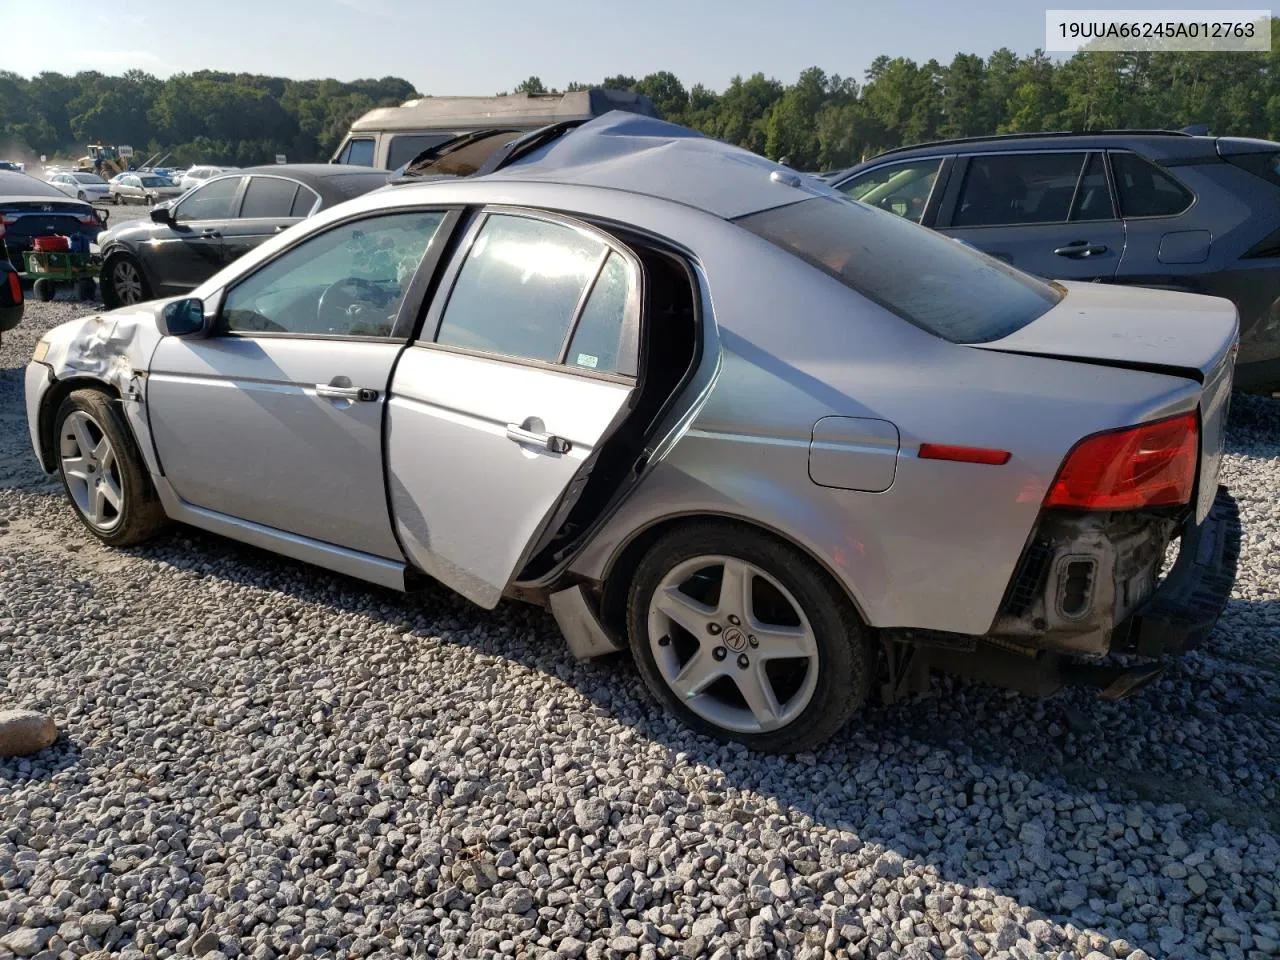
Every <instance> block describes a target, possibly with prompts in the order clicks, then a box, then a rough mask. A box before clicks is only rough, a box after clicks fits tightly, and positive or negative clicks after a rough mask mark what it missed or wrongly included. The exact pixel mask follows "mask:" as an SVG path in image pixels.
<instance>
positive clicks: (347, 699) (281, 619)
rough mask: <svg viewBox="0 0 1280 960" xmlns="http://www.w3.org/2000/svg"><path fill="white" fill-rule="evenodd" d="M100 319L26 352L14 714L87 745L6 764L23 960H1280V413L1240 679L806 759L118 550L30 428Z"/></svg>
mask: <svg viewBox="0 0 1280 960" xmlns="http://www.w3.org/2000/svg"><path fill="white" fill-rule="evenodd" d="M130 212H133V211H130ZM116 216H117V214H116V212H115V211H113V222H114V221H115V219H116ZM85 310H86V305H79V304H72V303H68V302H61V301H55V302H54V303H51V304H39V303H35V302H31V303H29V304H28V313H27V318H26V319H25V320H24V322H23V324H22V325H21V326H20V327H19V328H18V329H17V330H15V331H14V332H13V333H12V334H7V335H6V336H5V340H4V344H3V348H0V359H2V360H3V362H2V363H0V367H2V368H3V369H2V370H0V398H2V399H3V407H0V452H2V455H0V651H2V652H3V656H4V659H5V661H6V663H7V670H6V673H5V677H4V678H3V679H0V703H4V704H18V705H22V706H27V707H33V708H36V709H40V710H45V711H48V712H49V713H50V714H51V715H53V716H54V717H55V718H56V719H57V721H58V722H59V724H60V725H61V726H62V729H63V731H64V735H63V736H62V738H61V739H60V740H59V742H58V743H57V744H56V746H55V747H54V748H53V749H51V750H49V751H46V752H44V753H42V754H41V755H39V757H38V758H37V759H36V760H10V761H4V762H2V763H0V889H3V890H5V897H4V898H0V958H5V960H7V958H8V957H10V956H11V955H15V954H16V955H18V956H29V955H36V956H40V957H55V956H69V955H83V954H86V953H89V952H91V951H94V950H105V951H106V953H104V954H101V956H107V955H110V956H118V957H125V958H130V957H134V958H136V957H142V956H157V957H164V956H171V955H179V956H185V955H196V956H209V957H217V956H219V955H221V956H225V957H236V956H246V957H261V958H266V957H274V956H289V957H297V956H366V955H387V956H391V955H401V956H410V955H413V956H423V955H426V956H454V955H457V956H475V955H479V953H480V951H481V950H482V949H484V948H489V949H493V950H496V951H499V952H500V953H502V954H505V955H515V956H537V955H540V954H541V953H543V952H545V951H558V952H559V953H560V954H561V955H565V956H571V957H572V956H589V957H629V956H632V955H638V956H640V957H644V958H652V957H657V956H663V957H666V956H680V955H683V956H687V957H703V956H707V957H715V958H717V960H723V958H727V957H730V956H743V957H753V958H754V957H764V956H767V955H773V956H777V957H821V956H823V955H824V953H828V954H832V955H836V954H838V955H841V956H853V957H876V956H882V955H884V954H885V953H886V952H887V951H891V952H893V953H897V954H903V955H906V956H914V957H923V956H942V955H943V953H944V951H945V954H946V955H947V956H953V957H961V956H967V957H972V956H977V955H982V956H985V957H987V958H993V957H1012V956H1016V957H1031V956H1041V955H1046V956H1057V955H1060V954H1066V955H1077V956H1086V955H1092V956H1095V957H1096V956H1097V955H1099V954H1100V955H1101V956H1104V957H1123V956H1131V957H1138V958H1140V957H1142V955H1143V954H1142V952H1140V951H1145V952H1146V954H1148V955H1150V956H1159V957H1201V956H1208V957H1242V956H1243V957H1249V958H1262V957H1269V956H1274V955H1275V953H1276V950H1277V941H1278V940H1280V936H1278V935H1277V927H1278V926H1280V912H1278V903H1280V889H1277V887H1278V884H1277V876H1280V842H1278V840H1277V837H1278V836H1280V751H1277V750H1276V743H1277V742H1278V741H1280V679H1278V677H1277V669H1278V668H1280V655H1278V654H1277V649H1278V648H1277V641H1280V502H1277V497H1276V491H1277V489H1280V402H1276V401H1267V400H1254V399H1245V398H1237V399H1236V401H1235V408H1234V412H1233V423H1232V428H1231V432H1230V436H1229V446H1228V453H1229V456H1228V457H1227V463H1226V468H1225V482H1227V483H1229V484H1230V486H1231V489H1232V491H1233V493H1234V495H1235V497H1236V498H1237V500H1238V501H1239V503H1240V507H1241V514H1242V518H1243V522H1244V546H1243V555H1242V558H1241V566H1240V576H1239V582H1238V584H1237V588H1236V592H1235V595H1234V599H1233V601H1232V603H1231V605H1230V607H1229V609H1228V611H1227V613H1226V615H1225V616H1224V617H1223V619H1222V621H1221V623H1220V625H1219V627H1218V629H1217V631H1216V633H1215V634H1214V636H1213V639H1212V642H1211V643H1210V645H1209V646H1208V648H1207V649H1205V650H1203V651H1201V652H1198V653H1196V654H1194V655H1192V656H1189V657H1188V658H1186V659H1185V660H1184V661H1182V662H1181V663H1180V664H1178V665H1176V666H1174V667H1173V668H1172V669H1171V670H1170V671H1169V672H1168V673H1167V674H1166V676H1165V677H1164V678H1163V679H1162V680H1160V681H1159V682H1158V683H1156V684H1153V685H1152V686H1150V687H1148V688H1146V689H1145V690H1144V691H1143V692H1141V693H1140V694H1138V695H1136V696H1135V697H1134V698H1132V699H1130V700H1128V701H1125V702H1121V703H1118V704H1108V703H1103V702H1100V701H1097V700H1095V699H1093V698H1092V697H1091V696H1090V695H1088V694H1086V693H1083V692H1079V693H1070V694H1066V695H1063V696H1060V697H1058V698H1055V699H1053V700H1050V701H1034V700H1030V699H1026V698H1023V697H1020V696H1017V695H1014V694H1007V693H1004V692H999V691H995V690H992V689H989V688H986V687H981V686H966V685H962V684H959V683H954V682H951V681H942V680H935V682H934V685H933V688H932V691H931V692H930V693H929V694H928V695H927V696H924V697H919V698H915V699H911V700H908V701H906V702H904V703H901V704H898V705H896V706H894V707H892V708H888V709H886V708H875V709H872V710H869V711H868V712H866V713H864V714H863V715H860V716H858V717H857V718H856V719H855V721H854V723H853V724H852V725H851V726H850V727H849V728H848V729H847V730H846V731H845V732H844V733H843V734H841V735H840V736H839V737H838V738H837V739H836V740H835V741H834V743H833V744H831V745H830V746H828V747H826V748H824V749H823V750H822V751H821V752H820V753H819V754H817V755H810V756H800V757H796V758H793V759H779V758H771V757H764V756H754V755H749V754H747V753H746V752H744V751H741V750H738V749H734V748H726V747H721V746H719V745H717V744H715V743H713V742H712V741H709V740H707V739H704V738H701V737H699V736H697V735H694V734H692V733H690V732H689V731H688V730H687V729H686V728H684V727H682V726H681V725H680V724H679V723H678V722H677V721H675V720H674V719H672V718H671V717H670V716H668V715H667V714H665V713H664V712H663V711H662V710H661V709H659V708H658V707H657V706H656V705H655V704H654V703H653V702H652V701H651V700H650V698H649V697H648V696H647V695H646V693H645V692H644V690H643V688H642V686H641V683H640V681H639V679H638V678H637V676H636V675H635V672H634V668H633V667H632V666H631V664H630V663H629V662H628V661H627V660H626V659H625V658H618V659H617V660H616V661H613V662H603V663H595V664H592V665H588V666H583V665H579V664H577V663H575V662H574V661H573V660H572V658H571V657H570V655H569V654H568V652H567V650H566V649H565V647H564V644H563V642H562V641H561V640H560V639H559V637H558V633H557V631H556V629H555V627H554V624H553V623H552V622H551V620H550V619H549V618H548V617H546V616H544V615H543V614H542V613H541V612H540V611H537V610H534V609H532V608H525V607H521V606H516V605H512V604H507V605H504V606H502V607H500V608H499V610H498V611H497V612H495V613H492V614H490V613H485V612H483V611H480V610H478V609H477V608H473V607H471V606H469V605H468V604H467V603H465V602H464V601H462V600H461V599H459V598H457V597H455V596H453V595H452V594H450V593H448V592H447V591H444V590H442V589H428V590H427V591H426V592H425V593H421V594H416V595H412V596H407V597H406V596H401V595H398V594H393V593H391V592H385V591H381V590H379V589H377V588H373V587H368V586H365V585H363V584H361V583H358V582H355V581H351V580H346V579H343V578H340V577H337V576H333V575H329V574H327V573H325V572H323V571H320V570H317V569H314V568H309V567H304V566H302V565H299V564H294V563H292V562H290V561H286V560H283V559H281V558H279V557H273V556H270V555H267V554H265V553H260V552H257V551H254V550H252V549H249V548H247V547H241V546H238V545H236V544H233V543H231V542H228V541H224V540H220V539H217V538H215V537H212V536H207V535H204V534H201V533H197V532H195V531H192V530H179V531H177V532H175V533H173V534H172V535H171V536H169V537H168V538H166V539H164V540H162V541H161V542H160V543H159V544H158V545H156V546H154V547H151V548H148V549H143V550H135V551H112V550H109V549H106V548H104V547H103V546H101V545H99V544H98V543H97V541H95V540H94V539H93V538H92V537H90V536H89V535H88V534H87V533H86V532H85V531H84V530H83V529H82V528H81V527H80V526H79V525H78V524H77V522H76V521H75V519H74V518H73V516H72V513H71V511H70V510H68V509H67V508H66V507H65V505H64V503H63V502H62V492H61V489H60V487H59V485H58V483H57V482H56V481H53V480H51V479H50V478H47V477H45V476H44V475H43V474H41V473H40V472H39V470H38V468H37V466H36V464H35V461H34V459H33V457H32V455H31V453H30V450H29V441H28V439H27V431H26V420H25V416H24V413H23V409H22V383H21V378H22V367H23V365H24V364H25V362H26V360H27V358H28V357H29V355H30V353H31V350H32V348H33V347H34V344H35V342H36V339H37V338H38V337H39V335H40V334H41V333H42V332H43V330H44V329H46V328H47V327H49V326H51V325H52V324H54V323H57V322H60V321H62V320H65V319H69V318H71V317H73V316H77V315H80V314H82V313H84V312H85ZM68 948H69V949H70V950H71V953H70V954H67V953H65V952H64V951H65V950H67V949H68ZM214 951H217V952H216V953H215V952H214Z"/></svg>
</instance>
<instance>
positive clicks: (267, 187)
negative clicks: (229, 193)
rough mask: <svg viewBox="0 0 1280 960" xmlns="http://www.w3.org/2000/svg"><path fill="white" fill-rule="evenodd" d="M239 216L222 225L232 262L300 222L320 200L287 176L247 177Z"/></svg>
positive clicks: (225, 250) (226, 252)
mask: <svg viewBox="0 0 1280 960" xmlns="http://www.w3.org/2000/svg"><path fill="white" fill-rule="evenodd" d="M246 179H247V181H248V182H247V183H246V184H245V187H244V199H243V200H242V201H241V204H240V212H239V216H237V217H236V219H234V220H232V221H230V222H228V223H226V224H225V225H224V226H223V227H222V231H221V232H222V250H223V260H224V262H225V263H230V262H231V261H232V260H235V259H237V258H238V257H242V256H244V255H245V254H246V253H248V252H249V251H250V250H252V249H253V248H254V247H256V246H258V244H260V243H262V242H263V241H264V240H267V239H268V238H270V237H274V236H275V235H276V234H277V233H283V232H284V231H285V230H287V229H289V227H291V226H293V225H294V224H295V223H298V222H300V221H301V220H302V219H303V218H304V217H305V216H306V215H307V213H309V212H310V211H311V209H312V208H313V207H314V206H315V205H316V204H317V203H319V202H320V195H319V194H317V193H316V192H315V191H314V190H312V189H311V188H310V187H308V186H306V185H304V184H302V183H299V182H298V181H297V180H291V179H289V178H288V177H277V176H272V175H262V174H255V175H254V176H251V177H247V178H246Z"/></svg>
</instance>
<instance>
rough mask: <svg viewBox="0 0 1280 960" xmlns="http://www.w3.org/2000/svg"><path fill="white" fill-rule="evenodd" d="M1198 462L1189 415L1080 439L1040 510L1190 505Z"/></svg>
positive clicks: (1196, 429) (1196, 433)
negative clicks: (1049, 508)
mask: <svg viewBox="0 0 1280 960" xmlns="http://www.w3.org/2000/svg"><path fill="white" fill-rule="evenodd" d="M1199 460H1200V422H1199V419H1198V418H1197V416H1196V414H1195V413H1194V412H1192V413H1184V414H1179V415H1177V416H1174V417H1166V418H1164V419H1162V420H1153V421H1151V422H1149V423H1142V424H1138V425H1137V426H1133V427H1124V428H1122V429H1120V430H1108V431H1105V432H1103V433H1095V434H1093V435H1092V436H1089V437H1085V438H1084V439H1083V440H1081V441H1080V442H1079V443H1077V444H1076V445H1075V446H1074V447H1073V448H1072V449H1071V452H1070V453H1068V454H1067V457H1066V459H1065V460H1064V461H1063V462H1062V466H1061V467H1060V468H1059V469H1058V475H1057V477H1055V478H1054V481H1053V484H1052V485H1051V486H1050V487H1049V492H1048V493H1047V494H1045V498H1044V505H1045V506H1046V507H1066V508H1069V509H1074V510H1135V509H1139V508H1142V507H1163V506H1179V505H1183V504H1187V503H1190V502H1191V495H1192V493H1193V492H1194V490H1195V483H1196V467H1197V465H1198V464H1199Z"/></svg>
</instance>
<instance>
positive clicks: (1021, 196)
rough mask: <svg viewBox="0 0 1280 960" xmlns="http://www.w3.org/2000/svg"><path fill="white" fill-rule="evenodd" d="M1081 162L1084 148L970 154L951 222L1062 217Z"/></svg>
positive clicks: (1068, 207)
mask: <svg viewBox="0 0 1280 960" xmlns="http://www.w3.org/2000/svg"><path fill="white" fill-rule="evenodd" d="M1084 162H1085V154H1084V153H1005V154H996V155H993V156H977V157H971V158H970V159H969V164H968V169H967V170H966V171H965V175H964V184H963V185H962V186H961V188H960V199H959V202H958V204H957V206H956V212H955V215H954V217H953V218H952V222H951V226H953V227H996V226H1011V225H1021V224H1028V223H1065V222H1066V220H1067V216H1068V215H1069V214H1070V212H1071V201H1072V198H1073V197H1074V196H1075V191H1076V184H1077V183H1078V182H1079V180H1080V173H1081V170H1082V169H1083V167H1084Z"/></svg>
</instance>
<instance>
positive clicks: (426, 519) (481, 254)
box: [387, 210, 640, 608]
mask: <svg viewBox="0 0 1280 960" xmlns="http://www.w3.org/2000/svg"><path fill="white" fill-rule="evenodd" d="M639 276H640V272H639V266H638V264H637V263H636V262H635V260H634V259H633V258H632V256H631V254H630V253H628V252H626V251H624V250H622V249H621V248H620V247H618V246H617V245H616V244H615V243H614V242H613V241H612V240H611V239H609V238H608V237H605V236H603V235H602V234H599V233H597V232H596V231H594V230H592V229H590V228H588V227H585V226H583V225H581V224H577V223H574V222H571V221H568V220H563V219H560V218H556V217H551V216H548V215H544V214H535V213H529V212H523V211H512V210H494V211H490V212H488V213H486V214H484V215H483V216H482V217H480V218H479V219H478V220H477V222H476V223H475V224H474V225H473V227H472V228H471V230H470V231H469V234H468V236H467V238H466V239H465V241H464V244H463V246H462V247H461V248H460V251H459V253H458V254H457V256H456V257H455V261H454V263H453V264H452V265H451V268H450V270H449V272H448V273H447V274H446V275H445V276H444V278H443V283H442V285H441V288H440V289H441V291H443V292H442V294H441V295H440V296H437V297H436V298H435V301H434V302H433V304H432V307H431V310H430V312H429V313H428V316H427V319H426V323H425V325H424V330H423V333H422V335H421V337H420V338H419V340H418V341H417V342H416V343H415V344H414V345H412V346H410V347H409V348H408V349H407V350H406V351H405V352H404V354H403V356H402V357H401V358H400V361H399V363H398V364H397V366H396V370H395V375H394V378H393V380H392V384H391V397H390V401H389V403H388V414H387V470H388V481H387V485H388V489H389V491H390V496H391V509H392V514H393V517H394V522H395V528H396V533H397V535H398V537H399V540H400V542H401V544H403V546H404V549H405V552H406V554H407V555H408V556H409V558H410V559H411V560H412V561H413V562H414V563H415V564H417V565H418V566H419V567H421V568H422V569H423V570H425V571H426V572H427V573H428V574H430V575H431V576H433V577H435V578H436V579H438V580H440V581H442V582H443V583H445V584H446V585H448V586H449V587H451V588H453V589H454V590H457V591H458V592H459V593H461V594H463V595H464V596H466V597H468V598H469V599H471V600H473V601H474V602H476V603H478V604H480V605H481V606H484V607H488V608H492V607H494V606H495V605H496V604H497V603H498V601H499V599H501V596H502V593H503V591H504V589H505V588H506V586H507V585H508V583H510V581H511V580H512V579H513V578H514V577H515V575H516V574H517V573H518V572H519V570H520V569H521V567H522V566H523V565H524V563H525V561H526V560H527V559H528V557H529V555H530V554H531V552H532V550H533V548H534V547H535V546H536V544H537V542H538V541H539V539H540V537H541V535H542V534H543V533H544V531H545V529H546V528H547V527H548V525H549V521H550V520H551V518H552V516H553V515H557V509H556V508H557V506H561V507H564V506H567V505H568V504H569V503H570V502H572V501H573V500H575V499H576V497H577V495H578V493H579V491H580V490H581V488H582V486H583V484H585V482H586V478H587V476H588V475H589V473H590V470H591V467H592V465H593V464H594V462H595V458H596V455H597V452H598V451H599V449H600V447H601V444H602V443H603V442H604V441H605V440H606V438H607V437H608V436H609V435H610V434H611V433H612V431H613V430H614V429H615V428H616V426H617V425H618V423H619V422H621V420H622V419H623V417H625V415H626V412H627V408H628V404H629V401H630V400H631V397H632V394H633V391H634V388H635V375H636V350H637V343H638V326H639V316H640V287H639Z"/></svg>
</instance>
